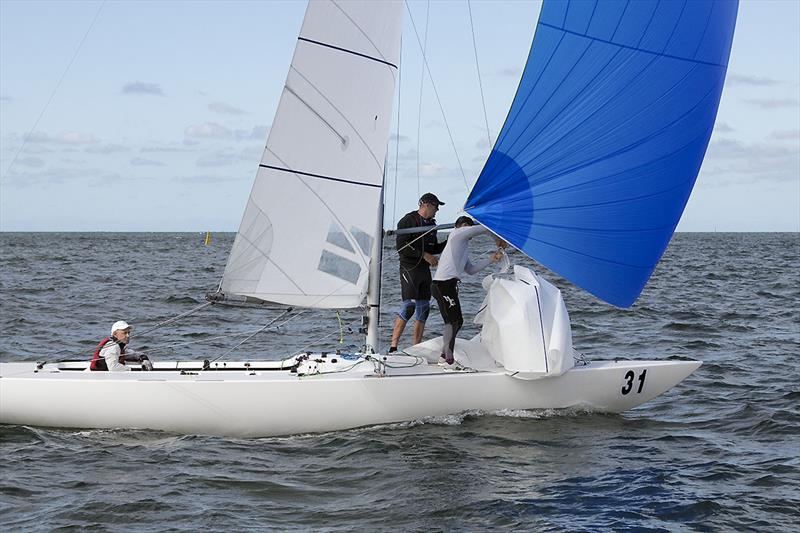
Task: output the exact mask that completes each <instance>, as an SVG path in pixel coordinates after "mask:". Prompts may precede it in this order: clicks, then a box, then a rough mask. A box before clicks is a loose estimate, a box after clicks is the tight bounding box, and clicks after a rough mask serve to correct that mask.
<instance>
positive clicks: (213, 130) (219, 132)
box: [184, 122, 232, 139]
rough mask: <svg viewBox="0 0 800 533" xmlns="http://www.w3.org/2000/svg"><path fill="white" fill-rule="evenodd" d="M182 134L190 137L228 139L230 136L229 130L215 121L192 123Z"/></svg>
mask: <svg viewBox="0 0 800 533" xmlns="http://www.w3.org/2000/svg"><path fill="white" fill-rule="evenodd" d="M184 134H185V135H186V137H189V138H192V139H229V138H230V137H231V136H232V132H231V130H229V129H228V128H226V127H225V126H221V125H220V124H217V123H215V122H203V123H202V124H192V125H191V126H189V127H187V128H186V131H184Z"/></svg>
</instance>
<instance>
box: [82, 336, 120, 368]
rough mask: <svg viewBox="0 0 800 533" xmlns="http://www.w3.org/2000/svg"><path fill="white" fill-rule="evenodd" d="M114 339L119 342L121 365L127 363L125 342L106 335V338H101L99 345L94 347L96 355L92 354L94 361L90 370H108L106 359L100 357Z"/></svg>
mask: <svg viewBox="0 0 800 533" xmlns="http://www.w3.org/2000/svg"><path fill="white" fill-rule="evenodd" d="M112 340H113V341H114V342H116V343H117V344H119V349H120V352H119V363H120V364H121V365H124V364H125V344H124V343H122V342H118V341H117V340H116V339H113V338H111V337H106V338H105V339H103V340H101V341H100V342H99V343H98V344H97V347H96V348H95V349H94V355H93V356H92V362H91V363H90V364H89V369H90V370H108V365H107V364H106V360H105V358H103V357H100V352H101V351H102V350H103V348H104V347H105V345H106V344H108V341H112Z"/></svg>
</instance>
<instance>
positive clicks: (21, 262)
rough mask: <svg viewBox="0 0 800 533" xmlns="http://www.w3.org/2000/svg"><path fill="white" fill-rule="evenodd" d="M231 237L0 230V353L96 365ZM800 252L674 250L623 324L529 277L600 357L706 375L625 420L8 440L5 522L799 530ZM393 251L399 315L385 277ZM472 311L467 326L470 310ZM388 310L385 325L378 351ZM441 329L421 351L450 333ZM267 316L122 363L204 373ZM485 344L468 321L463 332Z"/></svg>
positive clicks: (721, 244) (204, 272)
mask: <svg viewBox="0 0 800 533" xmlns="http://www.w3.org/2000/svg"><path fill="white" fill-rule="evenodd" d="M232 238H233V236H232V235H217V236H216V238H215V239H214V242H213V244H212V245H211V246H201V245H200V244H201V242H202V235H197V234H103V235H96V234H63V235H59V234H37V235H34V234H2V233H0V246H2V247H3V252H4V253H3V254H2V255H0V273H1V274H2V275H0V282H1V283H0V297H2V302H3V304H2V307H1V308H0V332H1V333H0V358H2V359H3V360H42V359H45V358H47V357H53V358H56V357H60V356H61V355H63V354H64V353H72V354H84V355H86V354H88V353H89V352H90V347H91V346H93V343H94V342H96V339H97V340H99V338H101V337H103V336H105V335H106V334H107V332H106V329H107V325H108V324H109V323H110V322H112V321H113V320H117V319H120V318H124V319H126V320H129V321H131V322H134V323H135V326H136V328H135V330H134V331H135V332H136V331H144V330H145V329H147V328H148V327H150V326H152V325H154V324H156V323H158V322H160V321H162V320H164V319H165V318H169V317H172V316H176V315H178V314H180V313H184V312H186V311H188V310H189V309H191V308H193V307H196V306H197V305H198V304H199V303H200V302H202V301H203V295H204V293H205V292H206V291H207V290H213V289H214V288H215V287H216V286H217V283H218V282H219V276H220V274H221V272H222V269H223V268H224V265H225V259H226V255H227V252H228V250H229V249H230V245H231V242H232ZM101 244H102V246H101ZM101 249H102V253H101V251H100V250H101ZM799 255H800V237H799V236H798V235H797V234H744V235H743V234H679V235H677V236H676V237H675V239H674V240H673V242H672V244H671V245H670V248H669V249H668V251H667V253H666V255H665V257H664V259H663V260H662V261H661V263H659V265H658V267H657V269H656V272H655V273H654V276H653V278H652V280H651V281H650V283H649V284H648V286H647V287H646V289H645V291H644V293H643V294H642V297H641V298H640V299H639V301H638V302H637V303H636V304H635V305H634V306H633V308H632V309H631V310H619V309H615V308H612V307H610V306H607V305H605V304H603V303H601V302H599V301H597V300H596V299H594V298H593V297H591V296H589V295H587V294H586V293H584V292H582V291H579V290H576V289H575V288H574V287H572V286H571V285H570V284H569V283H567V282H565V281H564V280H562V279H560V278H558V277H557V276H555V275H553V274H551V273H547V271H546V270H543V269H541V268H540V267H536V268H537V269H538V270H539V271H543V272H545V275H546V276H548V277H550V279H551V280H554V282H556V283H557V284H558V285H559V286H560V287H562V289H563V292H564V297H565V300H566V302H567V305H568V307H569V309H570V316H571V318H572V321H573V334H574V341H575V346H576V348H577V349H578V350H579V351H581V352H582V353H584V354H585V355H586V356H587V357H589V358H590V359H614V358H628V359H637V358H648V359H685V358H692V359H698V360H702V361H703V362H704V364H703V366H702V367H701V368H700V369H699V370H698V371H697V372H695V374H693V375H692V376H691V377H690V378H689V379H687V380H686V381H685V382H684V383H682V384H681V385H680V386H679V387H677V388H676V389H674V390H672V391H670V392H669V393H667V394H666V395H664V396H662V397H660V398H657V399H656V400H654V401H652V402H650V403H648V404H646V405H644V406H642V407H641V408H637V409H635V410H633V411H630V412H627V413H624V414H621V415H608V414H592V413H590V412H587V411H584V410H581V409H572V410H502V411H490V412H483V411H469V412H465V413H461V414H457V415H448V416H441V417H428V418H423V419H420V420H415V421H412V422H404V423H396V424H384V425H379V426H372V427H366V428H356V429H352V430H347V431H338V432H331V433H325V434H307V435H294V436H287V437H271V438H262V439H226V438H220V437H207V436H198V435H171V434H166V433H161V432H157V431H138V430H64V429H53V428H32V427H25V426H0V453H2V457H3V468H2V469H0V528H2V529H3V530H8V531H39V530H57V529H59V528H63V529H87V530H93V529H96V530H109V531H141V530H144V531H162V530H169V531H192V532H194V531H198V530H219V531H254V530H259V531H260V530H303V531H305V530H321V531H351V530H379V531H383V530H401V531H428V530H433V531H441V530H469V531H480V530H494V529H508V530H515V531H517V530H519V531H616V530H642V531H645V530H646V531H685V530H699V531H745V530H751V531H759V530H769V531H794V530H796V524H797V523H800V514H799V512H798V509H800V489H798V487H800V461H799V460H798V455H797V444H796V441H797V436H798V434H799V433H800V431H798V429H800V412H798V408H797V403H798V400H800V383H799V382H798V378H797V372H796V371H795V363H796V361H795V359H796V356H797V353H798V352H799V351H800V331H798V324H800V287H799V286H798V283H797V265H798V264H800V257H798V256H799ZM385 257H387V260H386V261H387V265H385V269H384V270H385V272H387V276H386V279H385V282H384V291H385V292H384V296H383V297H384V301H390V302H391V301H396V300H397V299H398V297H399V294H398V287H397V284H396V283H394V282H393V281H394V280H393V278H392V275H393V274H391V273H393V272H395V271H396V263H394V255H393V254H392V253H391V251H390V250H387V252H386V253H385ZM764 257H769V258H770V264H769V268H764V265H763V261H762V259H763V258H764ZM515 260H517V261H523V260H522V259H521V258H520V256H519V254H515ZM526 264H529V265H530V263H529V262H526ZM742 280H747V282H746V283H743V281H742ZM472 281H475V283H476V284H477V283H478V281H477V280H465V282H464V283H465V284H467V285H468V284H469V283H471V282H472ZM475 287H477V285H476V286H475ZM463 297H464V308H465V310H466V313H467V314H470V313H473V312H474V311H475V310H476V309H477V308H478V306H479V305H480V303H481V302H480V300H481V298H482V295H481V293H480V291H479V290H465V291H464V293H463ZM393 313H394V309H391V308H387V309H385V310H384V313H383V315H382V318H381V320H382V325H383V327H384V330H383V334H382V335H383V339H384V341H385V340H386V339H388V336H389V328H390V327H391V325H392V323H393ZM359 315H360V312H359V311H358V310H355V311H345V312H342V313H341V319H342V321H343V323H345V324H350V323H357V322H358V320H359V318H360V316H359ZM432 316H433V318H432V319H431V320H430V321H429V324H428V328H427V334H428V335H431V336H433V335H436V334H437V333H438V329H439V328H440V327H441V322H440V321H439V319H438V318H437V317H435V313H433V314H432ZM273 317H274V315H269V313H268V312H267V311H255V312H252V311H248V310H246V309H236V308H225V309H216V308H215V309H204V310H202V311H200V312H198V313H197V314H196V315H193V316H191V317H189V318H188V319H186V320H183V321H181V322H180V323H177V324H174V325H170V326H169V327H168V328H166V329H165V330H160V331H158V332H157V333H156V334H154V335H150V336H142V337H139V338H137V337H136V335H134V343H135V344H134V347H136V343H139V346H143V345H144V346H151V347H152V346H163V345H170V344H180V343H183V342H186V341H189V340H191V341H194V340H204V339H212V338H215V337H217V336H219V335H221V334H229V335H231V338H230V339H228V338H226V339H216V340H211V341H210V342H207V343H198V344H193V345H191V347H190V348H183V347H180V346H179V347H176V348H175V349H174V350H172V352H171V353H170V354H169V357H176V358H179V359H180V358H187V357H192V358H209V357H214V356H216V355H219V354H220V353H222V351H227V350H228V349H229V348H230V347H231V346H232V345H233V344H234V343H235V342H238V341H239V340H241V339H242V338H243V335H244V334H246V333H247V332H252V331H253V330H254V329H257V328H259V327H260V326H262V325H263V324H264V323H266V321H267V320H269V319H271V318H273ZM331 332H333V336H331V337H329V338H328V339H327V340H323V341H322V343H323V344H322V345H321V346H320V347H321V348H326V347H327V348H328V349H335V348H336V347H339V346H346V347H357V346H359V345H360V344H361V338H360V336H359V335H358V334H357V328H356V327H353V328H351V329H348V328H346V327H345V328H343V330H342V331H341V334H342V335H343V339H342V341H343V342H342V344H341V345H340V344H339V343H338V339H339V334H340V330H339V322H338V320H337V317H336V316H335V314H333V313H331V312H323V311H318V312H309V313H305V314H303V316H302V318H301V319H298V320H293V321H290V322H288V323H286V324H285V325H283V326H281V328H280V329H279V330H277V329H271V330H270V331H269V332H268V333H267V334H265V335H263V336H261V337H259V338H258V339H257V340H256V343H255V344H248V345H245V347H243V348H242V349H241V350H239V351H235V352H234V353H233V354H231V357H253V358H255V357H258V358H262V357H274V358H277V357H280V356H281V355H284V354H286V353H287V352H294V351H298V350H301V349H303V348H305V347H307V344H308V343H309V339H320V338H323V337H324V336H325V335H330V334H331ZM475 332H476V329H475V326H474V325H473V324H471V323H470V321H469V320H468V321H467V324H466V325H465V329H464V331H463V336H464V337H470V336H472V335H473V334H474V333H475ZM409 333H410V332H409ZM235 335H238V337H235V338H234V336H235ZM407 335H408V333H407ZM232 339H233V340H232ZM324 343H327V344H324ZM0 386H2V384H0ZM110 404H111V406H110V407H109V408H135V407H136V406H135V405H133V406H117V405H114V404H113V399H110Z"/></svg>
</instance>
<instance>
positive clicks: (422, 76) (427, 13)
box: [406, 0, 431, 198]
mask: <svg viewBox="0 0 800 533" xmlns="http://www.w3.org/2000/svg"><path fill="white" fill-rule="evenodd" d="M406 7H408V4H406ZM409 13H411V10H410V9H409ZM430 21H431V0H428V5H427V8H426V10H425V37H424V44H423V45H422V72H420V75H419V106H418V110H417V198H419V197H420V196H421V195H422V190H421V189H420V186H419V147H420V136H421V135H422V88H423V87H424V85H425V53H426V52H427V50H428V24H429V23H430ZM412 22H413V20H412ZM414 31H416V28H414ZM417 39H419V37H417Z"/></svg>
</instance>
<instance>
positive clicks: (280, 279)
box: [221, 0, 403, 308]
mask: <svg viewBox="0 0 800 533" xmlns="http://www.w3.org/2000/svg"><path fill="white" fill-rule="evenodd" d="M402 7H403V6H402V3H401V2H395V1H380V2H376V1H369V0H364V1H341V0H339V1H315V0H312V1H311V2H310V3H309V5H308V9H307V10H306V15H305V19H304V21H303V27H302V29H301V31H300V36H299V38H298V41H297V46H296V48H295V52H294V57H293V59H292V64H291V67H290V68H289V75H288V76H287V78H286V84H285V86H284V90H283V94H282V95H281V99H280V103H279V105H278V110H277V112H276V114H275V119H274V121H273V123H272V128H271V130H270V134H269V138H268V140H267V145H266V148H265V150H264V156H263V157H262V158H261V164H260V165H259V169H258V173H257V175H256V179H255V183H254V184H253V190H252V192H251V193H250V198H249V199H248V201H247V207H246V208H245V213H244V217H243V218H242V222H241V225H240V226H239V231H238V233H237V235H236V240H235V241H234V243H233V248H232V249H231V254H230V257H229V258H228V264H227V265H226V267H225V272H224V274H223V278H222V284H221V290H222V291H223V292H224V293H227V294H239V295H245V296H252V297H255V298H259V299H262V300H266V301H271V302H277V303H282V304H286V305H296V306H302V307H317V308H346V307H356V306H358V305H359V304H360V303H361V301H362V300H363V298H364V295H365V293H366V290H367V281H368V272H369V257H370V252H371V249H372V246H373V245H375V243H376V242H377V239H376V235H375V232H376V227H377V216H378V209H381V208H382V206H380V205H379V204H380V198H381V194H380V193H381V187H382V182H383V165H384V161H385V155H386V147H387V140H388V135H389V128H390V125H391V124H390V123H391V115H392V103H393V97H394V89H395V82H396V79H397V67H398V64H399V57H400V34H401V31H402Z"/></svg>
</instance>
